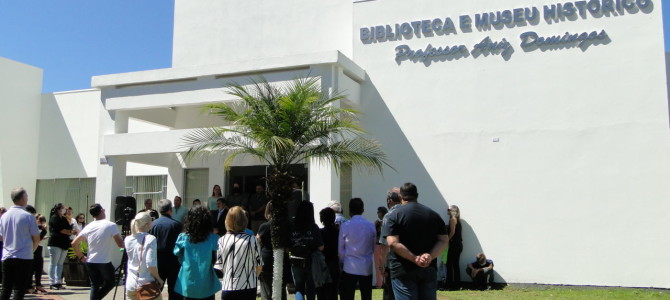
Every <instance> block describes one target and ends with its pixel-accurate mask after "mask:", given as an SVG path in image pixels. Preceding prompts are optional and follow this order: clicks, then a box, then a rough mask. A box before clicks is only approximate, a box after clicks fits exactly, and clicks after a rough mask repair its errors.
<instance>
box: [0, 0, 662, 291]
mask: <svg viewBox="0 0 670 300" xmlns="http://www.w3.org/2000/svg"><path fill="white" fill-rule="evenodd" d="M0 63H2V61H0ZM172 64H173V66H172V68H169V69H160V70H147V71H142V72H132V73H123V74H111V75H101V76H95V77H93V79H92V89H91V90H86V91H71V92H63V93H54V94H48V95H42V99H41V112H40V113H39V116H40V118H39V119H40V120H41V123H40V125H39V127H38V128H39V130H38V131H37V133H36V134H37V136H38V137H39V140H40V143H39V144H38V145H37V146H36V148H35V153H34V154H30V155H32V157H36V159H35V161H37V163H36V167H35V169H36V170H37V172H36V174H35V175H31V174H28V175H26V176H27V177H26V178H27V179H25V180H24V182H26V183H21V185H25V186H30V184H32V185H33V186H34V185H36V183H35V182H36V181H37V185H38V186H39V185H40V180H43V181H44V180H57V179H65V178H69V179H72V178H80V180H79V182H81V179H85V178H95V182H94V187H91V184H92V183H90V182H88V183H80V188H79V190H80V191H83V190H86V191H87V192H86V195H87V197H86V198H87V201H96V202H100V203H103V205H104V206H105V207H107V208H112V207H113V205H114V203H113V201H114V200H113V199H114V198H115V197H116V196H118V195H128V194H133V193H134V194H136V195H143V194H142V193H158V191H154V190H156V188H154V190H151V191H145V190H143V189H141V188H139V186H141V185H142V184H135V185H137V186H138V188H130V189H129V185H131V184H129V179H128V178H129V176H131V177H133V178H135V177H137V178H139V177H142V176H149V175H150V176H154V177H155V176H161V178H163V179H161V180H162V181H160V180H159V181H160V183H158V185H159V188H158V189H160V190H161V191H160V192H161V193H162V194H161V195H162V196H163V197H169V198H171V197H173V196H174V195H182V196H183V197H185V199H187V201H186V202H187V203H188V202H189V200H191V199H194V198H196V197H197V198H200V199H202V198H203V197H207V196H208V194H209V193H210V192H211V188H212V186H213V185H214V184H219V185H222V186H223V187H224V194H225V191H227V189H228V187H229V186H230V184H231V183H232V182H233V181H240V182H242V183H245V184H251V183H253V182H254V180H257V179H258V178H259V177H262V176H263V175H264V170H265V169H264V166H262V164H261V163H260V162H258V161H254V160H251V159H246V160H244V159H243V160H239V161H237V162H236V163H235V164H234V167H233V168H231V170H230V171H225V170H223V168H222V161H223V160H222V159H221V158H216V157H212V158H209V159H205V160H192V161H185V160H184V159H183V157H182V154H181V153H182V152H183V151H184V150H185V148H184V146H183V142H182V137H183V136H184V135H185V134H187V133H188V132H189V131H190V130H192V129H196V128H201V127H209V126H225V124H224V123H222V122H221V121H220V120H218V119H215V118H212V117H210V116H208V115H207V114H206V112H205V113H203V112H202V107H203V105H205V104H208V103H214V102H226V101H233V100H234V99H233V98H231V96H229V95H228V94H227V93H226V85H227V84H229V83H231V82H239V83H243V84H244V83H246V82H248V81H249V78H250V77H253V76H256V75H263V76H264V77H265V78H267V79H268V80H269V81H270V82H273V83H276V84H281V83H282V82H286V81H288V80H291V79H293V78H295V77H297V76H312V77H316V78H318V79H319V80H320V83H321V87H322V89H324V91H329V92H341V93H343V94H345V95H346V98H345V99H343V100H342V101H341V102H340V103H337V104H336V105H343V106H351V107H355V108H357V109H358V110H360V111H361V112H363V114H364V115H363V117H362V118H361V122H362V125H363V127H364V128H365V129H366V130H367V131H368V132H369V134H370V136H371V137H373V138H375V139H377V140H379V141H380V142H381V144H382V145H383V147H384V151H385V152H386V153H387V154H388V155H389V158H390V160H391V161H392V163H393V167H394V169H395V170H392V169H387V170H385V172H384V175H383V176H370V174H367V173H362V172H358V171H356V170H352V171H347V172H344V174H342V176H338V175H337V174H336V173H335V171H334V170H333V168H332V167H330V166H328V165H322V164H317V163H315V162H309V161H308V162H304V165H302V166H296V167H297V168H303V170H304V179H305V182H306V184H307V187H308V190H309V193H310V195H311V200H312V202H314V203H315V207H316V208H317V209H318V208H321V207H324V206H325V205H326V203H328V202H329V201H331V200H332V199H338V200H341V201H342V202H343V203H345V205H344V206H346V202H347V199H349V198H351V197H352V196H356V197H361V198H362V199H364V201H365V202H366V207H367V210H366V212H365V214H364V216H365V217H367V218H368V219H371V220H372V219H373V218H374V212H375V209H374V208H375V207H377V206H382V205H384V203H385V202H384V201H385V200H384V198H385V193H386V190H387V189H389V188H390V187H392V186H399V185H401V184H402V183H403V182H407V181H411V182H414V183H416V184H417V186H418V188H419V194H420V195H419V201H420V202H422V203H424V204H426V205H428V206H430V207H432V208H433V209H434V210H436V211H437V212H438V213H440V214H441V215H442V216H443V217H446V208H447V205H448V204H456V205H458V206H459V207H460V208H461V212H462V222H463V236H464V251H463V254H462V256H461V263H462V265H465V264H466V263H468V262H469V261H471V260H472V259H473V258H474V255H475V254H476V253H477V252H480V251H484V252H485V253H486V254H487V255H488V256H489V257H491V258H493V259H494V261H495V263H496V271H497V273H498V274H497V278H498V279H499V281H503V282H526V283H546V284H575V285H605V286H635V287H661V288H670V284H669V283H668V281H667V280H665V278H666V276H664V273H665V272H664V271H663V270H664V269H665V268H664V267H665V265H667V264H669V263H668V261H670V257H669V256H670V254H667V253H666V252H667V251H664V250H666V249H669V248H670V242H669V241H668V239H667V238H666V237H667V234H664V233H663V232H665V228H668V227H669V226H670V218H669V217H670V215H669V214H670V213H669V212H670V204H669V202H668V201H667V199H670V184H668V183H667V181H668V179H670V131H669V128H670V122H669V117H668V116H669V110H668V88H667V76H666V70H667V68H666V63H665V54H664V50H663V31H662V16H661V2H660V1H652V0H646V1H645V0H593V1H575V2H564V3H557V2H553V1H546V0H542V1H530V0H515V1H506V2H505V3H497V2H495V3H494V2H491V1H474V2H473V1H460V2H449V3H446V2H443V1H435V0H427V1H420V2H416V1H415V2H407V1H398V0H376V1H374V0H373V1H355V2H346V1H334V0H326V1H318V2H316V1H307V0H297V1H292V2H291V3H290V5H287V4H286V3H283V2H277V1H269V0H261V1H256V2H236V1H219V0H202V1H197V2H195V1H186V0H176V2H175V22H174V46H173V63H172ZM0 72H4V71H0ZM35 76H38V75H35ZM33 82H39V80H37V81H33ZM35 84H36V85H38V83H35ZM27 97H28V96H27ZM3 98H4V97H3ZM3 105H6V104H3ZM33 131H35V130H34V128H33ZM31 132H32V131H31ZM32 134H35V133H34V132H33V133H32ZM2 140H3V142H6V141H5V139H2ZM3 149H6V148H5V147H3ZM14 155H17V156H18V155H19V154H11V153H8V154H6V152H2V157H0V158H1V159H2V160H0V162H1V163H2V165H0V166H1V167H2V178H3V181H2V184H3V185H2V187H3V191H6V190H8V189H9V188H11V187H8V185H9V184H10V182H9V181H6V179H5V178H9V177H7V174H8V173H9V172H8V171H6V170H8V169H7V168H6V164H7V163H8V162H6V157H7V156H9V157H13V156H14ZM25 155H28V153H25ZM10 159H12V158H10ZM30 176H34V179H33V178H32V177H30ZM7 180H9V179H7ZM31 182H32V183H31ZM130 182H132V180H130ZM157 182H158V181H157ZM18 183H20V182H11V184H12V185H16V184H18ZM84 186H86V187H85V188H84ZM37 189H39V187H38V188H37ZM133 191H134V192H133ZM3 193H5V192H3ZM5 194H6V193H5ZM44 194H45V193H42V195H44ZM3 195H4V194H3ZM42 195H40V193H39V192H38V193H37V201H38V204H39V201H40V196H42ZM78 195H79V196H78V197H80V198H82V197H83V196H82V195H83V193H82V192H79V194H78ZM151 195H154V194H151ZM155 195H157V194H155ZM5 197H6V196H5ZM144 197H145V198H146V197H148V196H144ZM89 198H93V199H92V200H89ZM3 199H4V203H5V205H7V203H8V199H6V198H3ZM138 199H139V198H138ZM53 201H56V200H53ZM659 263H660V265H659ZM462 277H463V278H466V276H465V274H462Z"/></svg>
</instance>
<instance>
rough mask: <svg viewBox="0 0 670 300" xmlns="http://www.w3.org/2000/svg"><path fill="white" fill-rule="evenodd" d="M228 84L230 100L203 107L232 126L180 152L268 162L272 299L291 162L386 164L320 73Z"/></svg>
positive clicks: (283, 241) (277, 287)
mask: <svg viewBox="0 0 670 300" xmlns="http://www.w3.org/2000/svg"><path fill="white" fill-rule="evenodd" d="M229 88H230V90H229V92H228V93H229V94H230V95H233V96H235V98H237V100H236V101H234V102H231V103H218V104H211V105H208V106H206V107H205V110H207V111H209V114H211V115H215V116H219V117H221V118H223V120H225V121H227V122H228V123H229V124H230V126H223V127H213V128H201V129H194V130H193V131H191V132H190V133H189V134H188V135H187V136H186V137H185V138H184V141H185V144H186V146H187V147H188V151H187V152H186V158H188V159H190V158H193V157H195V156H198V155H222V154H227V155H228V156H227V157H226V159H225V160H224V167H225V168H226V169H227V168H228V167H229V166H230V164H231V163H232V162H233V161H234V160H235V158H236V157H237V156H240V155H243V156H251V157H255V158H257V159H259V160H260V161H262V162H263V163H266V164H268V165H269V166H270V167H271V169H272V171H271V173H270V175H269V176H268V178H266V180H267V184H268V196H269V199H270V200H271V201H272V203H273V206H272V207H273V212H272V213H273V217H272V221H271V232H272V246H273V256H274V267H273V271H274V276H273V295H274V296H273V298H274V299H280V298H281V292H280V291H281V282H282V280H281V277H282V274H283V270H282V269H283V258H284V249H285V248H286V247H287V246H288V234H289V220H288V217H287V210H286V203H287V201H291V199H292V189H291V182H292V181H293V180H294V177H293V176H292V174H291V173H290V171H289V166H291V165H292V164H296V163H303V162H307V161H309V160H316V162H318V163H332V165H333V167H334V168H335V170H336V171H337V172H338V173H339V172H340V170H341V166H343V165H344V164H348V165H351V166H352V167H353V168H362V169H367V170H369V171H377V172H379V173H381V172H382V169H383V166H384V165H387V166H390V165H389V162H388V160H387V157H386V154H385V153H384V152H383V151H382V150H381V147H380V145H379V144H378V143H377V142H376V141H374V140H370V139H368V138H366V137H364V134H365V132H364V130H363V129H362V128H361V127H360V126H359V125H358V119H357V115H358V112H357V111H355V110H353V109H349V108H342V107H339V106H338V105H337V101H338V100H341V99H343V98H344V97H343V96H342V95H329V94H327V93H324V92H322V90H321V87H320V84H319V79H318V78H315V77H311V78H297V79H295V80H292V81H290V82H289V83H288V84H286V85H284V86H278V85H276V84H271V83H269V82H268V81H267V80H265V79H264V78H263V77H260V78H259V80H251V84H250V85H249V86H248V87H247V86H243V85H241V84H238V83H233V84H231V85H230V86H229Z"/></svg>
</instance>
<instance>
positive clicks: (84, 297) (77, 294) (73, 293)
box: [25, 257, 221, 300]
mask: <svg viewBox="0 0 670 300" xmlns="http://www.w3.org/2000/svg"><path fill="white" fill-rule="evenodd" d="M44 271H46V272H47V273H48V271H49V258H48V257H45V258H44ZM65 284H66V285H65V288H64V289H60V290H50V289H49V276H48V275H42V285H43V286H44V288H45V289H46V290H47V292H48V293H47V294H39V295H35V294H26V297H25V299H57V300H62V299H67V300H88V299H89V297H90V288H89V287H78V286H67V282H66V283H65ZM124 293H125V292H124V287H123V282H121V283H120V285H119V286H118V287H117V288H116V297H114V290H112V291H111V292H109V294H108V295H107V296H106V297H105V298H104V300H123V299H124V297H123V296H124ZM220 294H221V292H218V293H216V298H215V299H220V298H221V296H220ZM163 299H165V300H167V299H168V294H167V285H165V287H164V288H163Z"/></svg>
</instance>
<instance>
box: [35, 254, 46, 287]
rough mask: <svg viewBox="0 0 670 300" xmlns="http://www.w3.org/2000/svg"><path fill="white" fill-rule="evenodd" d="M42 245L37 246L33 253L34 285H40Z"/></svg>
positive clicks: (42, 264) (42, 267) (42, 258)
mask: <svg viewBox="0 0 670 300" xmlns="http://www.w3.org/2000/svg"><path fill="white" fill-rule="evenodd" d="M42 248H43V247H42V246H37V250H35V252H34V253H33V266H34V268H33V274H34V275H35V287H38V286H41V285H42V271H43V270H44V257H43V256H42Z"/></svg>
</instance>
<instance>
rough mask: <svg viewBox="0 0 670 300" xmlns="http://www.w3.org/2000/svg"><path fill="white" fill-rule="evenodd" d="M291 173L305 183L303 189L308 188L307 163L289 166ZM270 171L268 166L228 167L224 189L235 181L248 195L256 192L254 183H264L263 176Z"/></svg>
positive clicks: (229, 187) (231, 185) (226, 189)
mask: <svg viewBox="0 0 670 300" xmlns="http://www.w3.org/2000/svg"><path fill="white" fill-rule="evenodd" d="M290 170H291V173H292V174H293V175H294V176H296V177H298V180H299V182H304V183H305V189H306V190H308V185H307V184H308V183H307V178H308V176H307V175H308V170H307V165H303V164H299V165H292V166H291V167H290ZM269 172H270V167H269V166H244V167H230V170H229V171H228V176H226V178H228V180H227V182H226V188H225V191H226V193H228V192H229V191H231V190H232V187H233V184H235V183H237V184H239V185H240V187H241V188H242V191H243V193H245V194H247V195H250V194H253V193H255V192H256V184H259V183H260V184H263V185H265V180H264V179H265V177H266V176H267V175H268V173H269Z"/></svg>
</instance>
